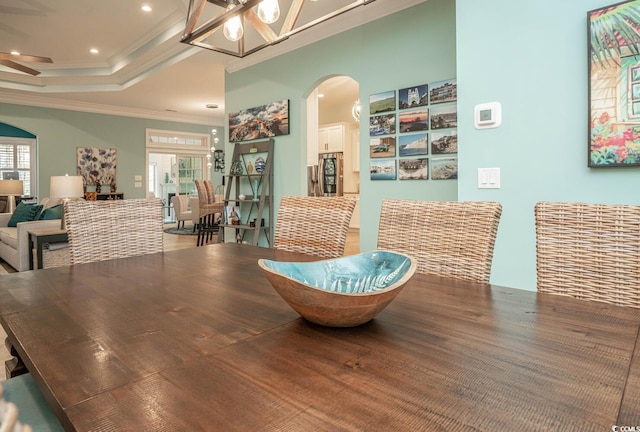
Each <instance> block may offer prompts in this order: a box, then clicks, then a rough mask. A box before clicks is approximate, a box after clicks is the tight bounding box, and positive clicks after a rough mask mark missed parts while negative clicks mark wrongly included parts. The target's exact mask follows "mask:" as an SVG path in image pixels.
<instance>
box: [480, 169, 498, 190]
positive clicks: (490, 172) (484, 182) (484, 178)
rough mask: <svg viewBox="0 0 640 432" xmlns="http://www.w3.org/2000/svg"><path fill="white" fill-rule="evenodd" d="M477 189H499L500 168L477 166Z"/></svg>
mask: <svg viewBox="0 0 640 432" xmlns="http://www.w3.org/2000/svg"><path fill="white" fill-rule="evenodd" d="M478 189H500V168H478Z"/></svg>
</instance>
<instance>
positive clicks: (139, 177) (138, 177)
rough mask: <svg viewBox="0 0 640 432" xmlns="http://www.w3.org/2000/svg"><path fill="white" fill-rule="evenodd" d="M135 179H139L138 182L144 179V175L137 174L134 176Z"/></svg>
mask: <svg viewBox="0 0 640 432" xmlns="http://www.w3.org/2000/svg"><path fill="white" fill-rule="evenodd" d="M133 181H137V182H139V181H142V176H141V175H137V176H135V177H134V178H133Z"/></svg>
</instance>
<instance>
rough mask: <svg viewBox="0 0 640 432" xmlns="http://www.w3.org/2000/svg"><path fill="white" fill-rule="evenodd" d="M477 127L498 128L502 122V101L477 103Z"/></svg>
mask: <svg viewBox="0 0 640 432" xmlns="http://www.w3.org/2000/svg"><path fill="white" fill-rule="evenodd" d="M473 123H474V125H475V127H476V129H489V128H496V127H498V126H500V124H502V105H501V104H500V102H489V103H484V104H478V105H476V108H475V110H474V113H473Z"/></svg>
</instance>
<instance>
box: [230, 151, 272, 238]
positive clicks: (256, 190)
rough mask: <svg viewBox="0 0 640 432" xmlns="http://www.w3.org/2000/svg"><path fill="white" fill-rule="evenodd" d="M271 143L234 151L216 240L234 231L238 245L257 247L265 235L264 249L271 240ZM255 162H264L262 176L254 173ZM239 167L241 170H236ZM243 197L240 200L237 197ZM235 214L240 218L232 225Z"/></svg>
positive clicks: (257, 171) (255, 171)
mask: <svg viewBox="0 0 640 432" xmlns="http://www.w3.org/2000/svg"><path fill="white" fill-rule="evenodd" d="M273 144H274V141H273V139H269V140H264V141H258V142H255V143H245V144H236V145H235V147H234V149H233V157H232V160H231V165H230V167H231V168H230V171H229V174H228V175H226V176H225V177H227V178H228V179H229V181H228V182H227V188H226V192H225V198H224V206H225V214H224V220H223V222H224V223H222V224H221V226H222V227H223V229H221V230H220V231H219V232H218V236H219V240H220V241H223V240H224V235H225V231H227V229H229V228H233V229H235V238H236V241H238V242H244V241H245V240H246V241H247V242H248V243H250V244H252V245H254V246H256V245H259V240H260V234H261V233H264V239H265V240H266V243H267V246H268V247H271V241H272V240H271V239H272V238H273V227H272V226H271V225H272V222H273ZM258 158H262V160H263V161H264V168H263V169H262V171H261V172H259V169H258V170H256V168H255V162H256V160H258ZM238 166H239V167H241V168H238ZM242 195H244V197H243V198H242V199H240V196H242ZM233 210H236V213H239V215H240V218H239V220H238V221H237V222H235V223H232V222H231V220H230V216H231V214H232V212H233Z"/></svg>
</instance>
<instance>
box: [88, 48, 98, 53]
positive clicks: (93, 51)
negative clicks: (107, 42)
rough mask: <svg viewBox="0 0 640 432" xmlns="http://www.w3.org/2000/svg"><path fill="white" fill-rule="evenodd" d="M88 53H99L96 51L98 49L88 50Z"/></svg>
mask: <svg viewBox="0 0 640 432" xmlns="http://www.w3.org/2000/svg"><path fill="white" fill-rule="evenodd" d="M89 52H90V53H91V54H98V53H99V52H100V51H98V49H97V48H91V49H90V50H89Z"/></svg>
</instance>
